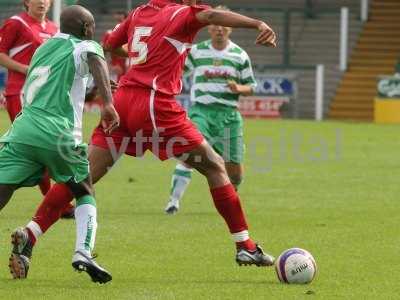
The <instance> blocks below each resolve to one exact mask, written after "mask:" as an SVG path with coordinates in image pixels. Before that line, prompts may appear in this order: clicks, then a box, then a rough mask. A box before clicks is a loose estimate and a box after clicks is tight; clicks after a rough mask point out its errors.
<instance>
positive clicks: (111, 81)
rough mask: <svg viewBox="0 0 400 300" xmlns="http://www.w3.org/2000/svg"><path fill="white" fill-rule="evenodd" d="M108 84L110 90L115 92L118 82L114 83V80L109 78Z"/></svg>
mask: <svg viewBox="0 0 400 300" xmlns="http://www.w3.org/2000/svg"><path fill="white" fill-rule="evenodd" d="M110 86H111V92H113V93H114V92H115V91H116V90H117V89H118V83H116V82H115V81H114V80H110Z"/></svg>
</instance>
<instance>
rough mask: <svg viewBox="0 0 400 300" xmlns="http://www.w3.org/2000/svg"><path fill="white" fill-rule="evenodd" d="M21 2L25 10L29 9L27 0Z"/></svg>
mask: <svg viewBox="0 0 400 300" xmlns="http://www.w3.org/2000/svg"><path fill="white" fill-rule="evenodd" d="M22 2H23V4H24V7H25V10H26V11H28V10H29V5H28V4H29V0H24V1H22Z"/></svg>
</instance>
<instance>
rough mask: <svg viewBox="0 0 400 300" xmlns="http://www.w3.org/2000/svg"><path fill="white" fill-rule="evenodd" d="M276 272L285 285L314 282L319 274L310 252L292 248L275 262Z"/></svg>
mask: <svg viewBox="0 0 400 300" xmlns="http://www.w3.org/2000/svg"><path fill="white" fill-rule="evenodd" d="M275 270H276V274H277V275H278V278H279V280H280V281H281V282H283V283H295V284H296V283H297V284H306V283H310V282H311V281H313V279H314V278H315V275H316V273H317V264H316V263H315V259H314V257H313V256H312V255H311V253H310V252H308V251H306V250H304V249H300V248H291V249H288V250H285V251H283V253H282V254H281V255H280V256H279V257H278V258H277V260H276V261H275Z"/></svg>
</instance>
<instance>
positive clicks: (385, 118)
mask: <svg viewBox="0 0 400 300" xmlns="http://www.w3.org/2000/svg"><path fill="white" fill-rule="evenodd" d="M377 93H378V95H377V97H376V98H375V101H374V120H375V122H376V123H400V76H380V77H379V79H378V84H377Z"/></svg>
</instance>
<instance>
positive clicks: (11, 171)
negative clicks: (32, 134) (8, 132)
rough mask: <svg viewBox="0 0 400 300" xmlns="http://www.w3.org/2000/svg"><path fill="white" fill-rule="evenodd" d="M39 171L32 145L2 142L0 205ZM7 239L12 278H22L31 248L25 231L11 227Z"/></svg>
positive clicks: (33, 182) (39, 174) (37, 179)
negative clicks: (10, 248) (9, 247)
mask: <svg viewBox="0 0 400 300" xmlns="http://www.w3.org/2000/svg"><path fill="white" fill-rule="evenodd" d="M43 171H44V168H43V166H42V165H41V164H39V163H37V162H36V161H35V160H34V159H33V157H32V147H30V146H27V145H23V144H15V143H6V144H4V145H3V146H2V147H0V181H1V186H0V202H1V206H2V207H3V206H4V205H5V204H6V203H7V202H8V200H9V199H10V197H11V195H12V193H13V191H14V190H15V189H16V188H17V187H20V186H35V185H37V184H38V182H40V180H41V178H42V175H43ZM17 231H18V232H17ZM20 233H21V234H20ZM11 242H12V244H13V249H12V252H11V255H10V260H9V267H10V271H11V274H12V275H13V277H14V278H25V277H26V274H27V272H28V269H29V258H30V256H31V252H32V248H31V245H30V244H29V241H28V236H27V234H26V232H23V231H22V230H21V232H19V230H16V231H14V232H13V233H12V236H11Z"/></svg>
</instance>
